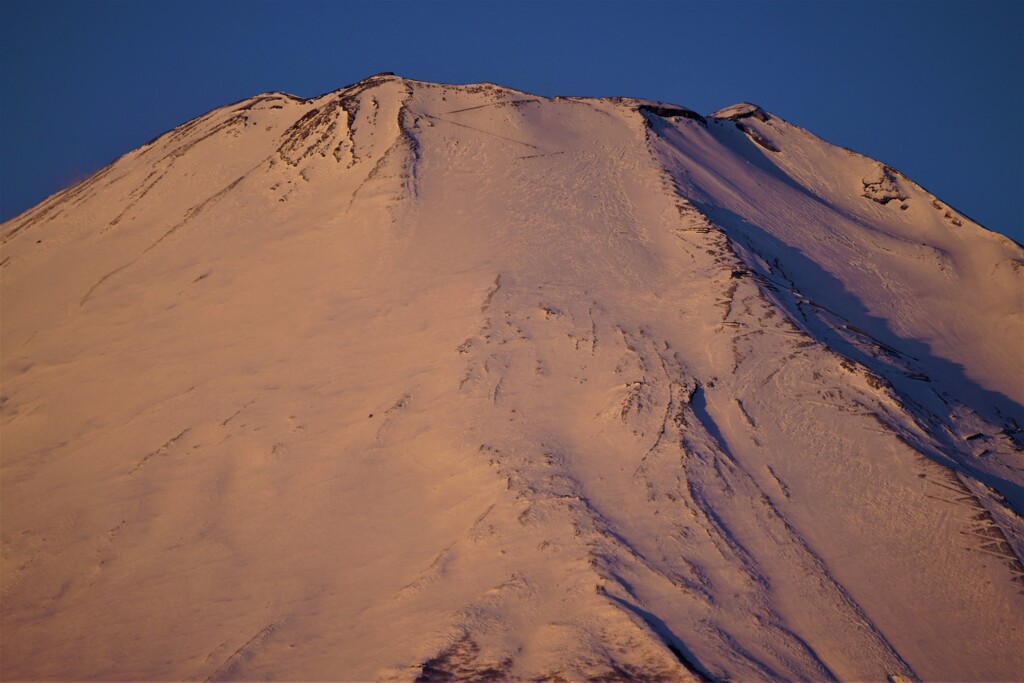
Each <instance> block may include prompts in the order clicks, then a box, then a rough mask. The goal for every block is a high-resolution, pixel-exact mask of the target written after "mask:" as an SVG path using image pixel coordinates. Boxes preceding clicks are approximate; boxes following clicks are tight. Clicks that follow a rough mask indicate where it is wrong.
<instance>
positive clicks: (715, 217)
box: [695, 170, 1024, 514]
mask: <svg viewBox="0 0 1024 683" xmlns="http://www.w3.org/2000/svg"><path fill="white" fill-rule="evenodd" d="M776 172H781V171H778V170H777V171H776ZM695 205H696V206H697V207H698V208H699V209H700V210H701V211H702V212H704V214H705V215H707V216H708V218H709V219H710V220H711V221H712V222H713V223H715V224H716V225H718V226H719V227H721V228H722V229H723V230H724V231H725V232H726V234H727V235H728V236H729V237H730V238H731V239H733V240H734V241H736V242H738V243H739V244H740V245H742V246H743V247H745V248H746V249H748V250H749V251H751V252H753V253H757V254H759V255H760V256H761V257H762V258H764V260H765V262H767V263H773V264H776V265H777V266H781V269H782V271H783V272H784V273H785V275H786V277H787V278H789V279H790V280H791V281H792V283H793V284H794V285H795V287H796V289H798V290H799V291H800V292H801V293H802V296H803V297H804V298H807V299H808V300H810V299H811V297H813V300H814V303H815V304H816V305H818V306H821V307H822V308H824V309H825V310H827V311H828V312H829V313H830V314H832V315H834V316H836V317H838V318H842V319H844V320H845V321H846V323H845V324H846V328H847V330H853V331H855V332H856V333H857V334H861V333H866V334H867V335H869V336H870V338H873V339H874V340H876V341H877V342H880V343H881V344H882V345H884V347H889V348H890V349H892V350H895V351H896V352H898V356H896V357H892V356H891V355H890V358H891V360H889V361H886V360H885V354H884V353H882V354H879V355H877V356H876V355H872V354H870V353H868V352H866V351H865V350H864V349H863V348H861V346H859V345H855V344H853V343H851V342H850V341H848V340H847V339H845V338H844V337H843V336H842V335H841V334H839V333H837V332H836V331H835V329H834V328H833V327H832V326H831V325H830V324H829V323H828V322H827V321H825V320H824V319H823V318H822V316H821V314H820V313H818V312H817V311H816V310H815V308H814V307H808V306H806V305H801V304H800V302H799V299H798V298H796V297H792V296H786V295H785V294H786V293H785V292H780V296H778V297H777V299H778V301H779V303H780V304H782V305H783V306H784V307H785V308H786V309H788V311H789V313H790V315H791V316H792V317H793V319H794V320H797V321H799V322H801V323H802V324H803V327H804V328H805V329H806V330H807V331H808V332H810V333H811V334H812V336H813V337H814V338H815V339H817V340H818V341H819V342H820V343H822V344H824V345H826V346H828V347H829V348H832V349H834V350H836V351H837V352H839V353H840V354H842V355H843V356H845V357H847V358H850V359H851V360H854V361H856V362H857V363H860V364H861V365H863V366H865V367H867V368H868V369H869V370H871V371H872V372H874V373H876V374H878V375H880V376H882V377H885V378H886V380H888V381H889V383H890V384H892V386H893V387H894V388H895V389H896V391H897V393H898V394H899V395H900V397H901V398H902V399H903V402H904V404H905V406H906V407H907V408H908V409H910V410H912V411H913V412H914V413H915V414H916V415H917V416H918V418H919V420H920V422H921V424H922V426H925V428H926V429H927V430H928V432H929V434H930V435H931V436H932V437H933V439H935V441H937V442H938V443H945V444H947V445H948V446H949V447H951V448H950V449H951V450H954V451H955V452H957V453H964V450H965V449H963V447H962V444H954V443H953V442H952V439H953V438H954V437H951V436H950V435H949V434H948V433H946V431H945V430H944V429H942V428H941V427H940V426H939V425H937V424H935V420H929V419H927V418H928V416H927V415H922V412H925V406H927V407H928V412H931V413H933V414H936V416H937V417H938V418H940V419H941V420H942V422H944V423H946V424H949V423H950V420H949V417H950V412H949V409H950V408H951V405H950V403H949V402H948V401H947V400H946V398H944V396H943V395H946V396H949V397H955V399H956V400H957V401H959V402H961V403H963V404H965V405H967V406H968V407H970V408H971V409H972V410H974V411H975V412H976V413H978V414H979V415H981V416H982V417H983V418H985V419H986V420H988V421H989V422H991V423H993V424H996V425H1000V426H1002V427H1003V433H1004V434H1006V435H1007V436H1009V437H1010V438H1011V439H1013V440H1014V441H1017V442H1019V441H1020V440H1021V438H1022V434H1021V425H1022V424H1024V406H1021V404H1020V403H1018V402H1017V401H1015V400H1014V399H1012V398H1010V397H1009V396H1007V395H1005V394H1003V393H1001V392H998V391H993V390H991V389H987V388H985V387H982V386H981V385H979V384H978V383H977V382H975V381H974V380H972V379H971V378H970V377H968V376H967V374H966V373H965V370H964V367H963V366H962V365H960V364H959V363H955V362H953V361H950V360H948V359H946V358H942V357H940V356H937V355H935V354H934V353H933V352H932V350H931V347H930V346H929V345H928V344H926V343H924V342H922V341H919V340H916V339H907V338H904V337H901V336H899V335H898V334H897V333H896V332H895V331H894V330H893V329H892V328H891V327H890V325H889V322H888V321H887V320H885V319H883V318H879V317H876V316H873V315H871V313H870V312H869V311H868V310H867V308H866V307H865V306H864V304H863V303H862V302H861V300H860V299H859V298H857V296H856V295H855V294H853V293H852V292H850V291H849V290H848V289H847V288H846V286H845V285H844V284H843V282H842V281H841V280H839V279H838V278H836V277H835V276H833V275H832V274H831V273H829V272H828V271H826V270H824V269H823V268H822V267H821V266H819V265H818V264H817V263H816V262H814V261H813V260H812V259H810V258H809V257H807V256H806V255H805V254H804V253H803V252H802V251H800V249H798V248H796V247H793V246H791V245H789V244H786V243H785V242H782V241H781V240H779V239H778V238H776V237H775V236H773V235H772V234H771V233H769V232H768V231H767V230H764V229H762V228H760V227H759V226H757V225H755V224H753V223H751V222H750V221H748V220H747V219H746V218H744V217H743V216H741V215H739V214H737V213H734V212H732V211H730V210H728V209H724V208H721V207H717V206H713V205H709V204H703V203H700V202H695ZM747 266H748V267H749V268H750V269H751V270H753V271H755V272H757V273H759V274H760V275H763V276H765V277H767V278H775V279H777V278H778V277H779V273H771V272H766V271H765V270H764V268H762V267H761V266H760V265H759V264H758V263H748V264H747ZM808 292H809V293H810V295H809V296H808V294H807V293H808ZM818 310H820V309H818ZM900 356H901V357H902V358H900ZM896 361H899V362H896ZM901 365H903V366H907V365H909V366H911V367H912V368H913V369H914V370H915V371H919V372H920V373H922V374H923V375H924V376H926V378H927V379H925V378H923V377H922V378H918V379H913V378H911V376H908V374H907V373H906V372H905V371H904V370H903V369H901V367H900V366H901ZM935 389H938V391H936V390H935ZM936 406H938V407H939V408H940V409H942V408H944V409H945V414H937V413H936V410H935V408H936ZM940 412H941V410H940ZM950 426H952V425H950ZM990 436H997V435H990ZM722 445H723V446H724V445H725V444H722ZM932 455H933V457H934V456H935V455H936V454H932ZM969 457H972V456H969V455H967V456H966V457H957V458H956V459H955V463H956V464H955V466H956V467H957V468H959V469H961V470H962V471H963V472H964V473H966V474H968V475H969V476H971V477H973V478H974V479H976V480H978V481H981V482H984V483H985V484H986V485H988V486H990V487H992V488H994V489H996V490H997V491H999V492H1000V493H1001V494H1002V495H1004V496H1005V497H1006V498H1007V500H1008V501H1009V502H1010V504H1011V505H1012V507H1013V508H1014V509H1015V510H1016V511H1017V513H1018V514H1024V486H1022V484H1021V483H1020V482H1018V481H1014V480H1013V479H1010V478H1008V476H1001V475H999V474H996V473H993V472H991V471H986V470H983V469H980V468H979V467H977V466H976V465H974V464H973V463H972V462H970V460H968V459H967V458H969ZM940 462H941V463H942V464H944V465H947V466H948V465H950V464H951V463H950V462H949V461H948V460H945V459H943V460H941V461H940Z"/></svg>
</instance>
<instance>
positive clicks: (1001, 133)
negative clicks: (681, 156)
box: [0, 0, 1024, 241]
mask: <svg viewBox="0 0 1024 683" xmlns="http://www.w3.org/2000/svg"><path fill="white" fill-rule="evenodd" d="M0 2H2V4H0V7H2V13H0V164H2V168H0V219H7V218H10V217H11V216H13V215H15V214H17V213H19V212H20V211H22V210H24V209H26V208H28V207H30V206H32V205H33V204H35V203H37V202H39V201H41V200H42V199H43V198H45V197H46V196H47V195H49V194H51V193H53V192H55V191H57V190H59V189H61V188H62V187H65V186H67V185H68V184H70V183H72V182H74V181H76V180H79V179H81V178H83V177H84V176H85V175H87V174H89V173H91V172H92V171H95V170H97V169H98V168H101V167H102V166H104V165H106V164H107V163H109V162H110V161H112V160H113V159H114V158H116V157H117V156H119V155H121V154H123V153H125V152H127V151H129V150H131V149H133V148H135V147H137V146H139V145H141V144H142V143H144V142H146V141H147V140H149V139H151V138H153V137H154V136H156V135H158V134H160V133H162V132H164V131H166V130H168V129H170V128H172V127H174V126H176V125H178V124H180V123H183V122H184V121H186V120H188V119H190V118H193V117H195V116H197V115H199V114H202V113H204V112H206V111H208V110H210V109H213V108H215V107H218V106H220V105H223V104H227V103H229V102H232V101H235V100H239V99H243V98H245V97H249V96H251V95H254V94H257V93H259V92H264V91H268V90H283V91H286V92H290V93H293V94H296V95H300V96H306V97H308V96H313V95H318V94H321V93H323V92H326V91H330V90H334V89H337V88H339V87H341V86H343V85H346V84H348V83H351V82H354V81H358V80H360V79H362V78H364V77H365V76H368V75H370V74H372V73H376V72H379V71H394V72H396V73H398V74H399V75H400V76H407V77H409V78H416V79H421V80H429V81H442V82H449V83H464V82H476V81H482V80H487V81H494V82H498V83H502V84H505V85H509V86H512V87H516V88H520V89H522V90H527V91H530V92H534V93H538V94H541V95H591V96H604V95H625V96H636V97H647V98H651V99H660V100H666V101H670V102H675V103H678V104H682V105H684V106H687V107H690V108H692V109H696V110H698V111H700V112H702V113H709V112H711V111H714V110H716V109H718V108H721V107H723V106H726V105H729V104H733V103H735V102H739V101H744V100H748V101H752V102H755V103H757V104H760V105H761V106H763V107H765V108H766V109H768V110H770V111H772V112H774V113H776V114H778V115H779V116H782V117H783V118H786V119H788V120H789V121H791V122H792V123H795V124H797V125H800V126H803V127H804V128H807V129H809V130H811V131H812V132H814V133H816V134H818V135H820V136H821V137H823V138H825V139H827V140H829V141H831V142H834V143H836V144H840V145H844V146H847V147H851V148H853V149H855V150H857V151H859V152H862V153H864V154H867V155H869V156H872V157H875V158H877V159H880V160H882V161H885V162H887V163H889V164H891V165H893V166H894V167H896V168H897V169H899V170H901V171H903V172H904V173H906V174H907V175H908V176H910V177H911V178H913V179H914V180H916V181H918V182H919V183H921V184H922V185H924V186H925V187H926V188H928V189H929V190H930V191H932V192H934V193H935V194H937V195H938V196H939V197H940V198H942V199H943V200H944V201H947V202H949V203H950V204H952V205H953V206H954V207H955V208H957V209H959V210H960V211H962V212H964V213H966V214H968V215H969V216H971V217H972V218H974V219H975V220H978V221H979V222H981V223H982V224H983V225H985V226H986V227H989V228H991V229H993V230H998V231H1000V232H1003V233H1005V234H1009V235H1011V236H1013V237H1014V238H1016V239H1017V240H1018V241H1022V240H1024V208H1022V206H1024V202H1022V197H1024V125H1022V118H1021V117H1022V112H1024V85H1022V84H1024V2H1016V1H1009V0H1008V1H1005V2H1004V1H987V2H986V1H978V0H975V1H972V2H952V3H946V2H931V1H929V2H924V1H919V2H864V1H856V2H854V1H851V2H838V1H837V2H770V1H760V2H654V1H645V2H585V1H583V0H577V1H572V0H562V1H557V0H556V1H554V2H526V1H519V2H498V1H494V0H491V1H487V0H482V1H478V2H429V1H420V2H415V3H406V2H343V1H340V0H339V1H335V2H330V1H327V0H321V1H319V2H301V1H299V0H292V1H291V2H258V1H244V0H231V1H225V0H219V1H218V0H213V1H206V2H199V1H192V2H184V1H179V2H171V1H165V2H161V1H157V0H148V1H146V0H135V1H127V0H121V1H116V2H110V1H97V0H79V1H77V2H58V1H46V0H17V1H15V0H0Z"/></svg>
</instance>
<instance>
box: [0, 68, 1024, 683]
mask: <svg viewBox="0 0 1024 683" xmlns="http://www.w3.org/2000/svg"><path fill="white" fill-rule="evenodd" d="M2 235H3V237H2V239H3V254H2V257H0V259H2V261H0V262H2V267H3V270H2V283H3V295H4V299H3V325H2V329H0V334H2V349H3V365H2V370H3V388H2V393H3V399H2V400H3V406H2V410H3V423H2V424H3V460H2V470H0V475H2V486H3V496H2V513H3V525H2V540H3V553H2V562H3V564H2V600H3V610H2V627H3V639H2V667H3V671H4V677H5V678H9V679H65V680H70V679H74V680H90V679H92V680H96V679H103V680H129V679H131V680H171V679H205V680H232V679H237V680H255V679H281V680H368V679H385V680H423V681H431V680H450V679H451V678H452V677H454V678H459V679H462V678H464V679H472V680H488V679H509V678H511V679H550V680H584V679H594V680H707V679H714V680H719V679H723V680H724V679H731V680H743V681H753V680H775V679H793V680H797V679H800V680H830V679H843V680H886V678H887V677H888V678H889V679H890V680H915V679H921V680H1014V679H1020V678H1021V677H1022V676H1024V648H1022V638H1024V633H1022V629H1024V623H1022V622H1024V597H1022V592H1024V569H1022V565H1021V561H1020V558H1021V556H1022V554H1024V524H1022V521H1021V514H1022V512H1024V489H1022V485H1024V461H1022V460H1024V459H1022V457H1021V455H1022V451H1021V442H1022V438H1021V429H1020V424H1021V422H1022V421H1024V417H1022V414H1021V413H1022V409H1021V405H1022V403H1024V382H1022V377H1021V368H1022V367H1024V358H1022V345H1021V339H1022V338H1024V320H1022V318H1024V306H1022V297H1024V290H1022V287H1024V284H1022V280H1024V273H1022V263H1024V251H1022V249H1021V247H1020V246H1018V245H1017V244H1015V243H1013V242H1011V241H1010V240H1008V239H1006V238H1004V237H1001V236H999V235H997V234H994V233H991V232H988V231H986V230H985V229H983V228H981V227H980V226H978V225H976V224H975V223H973V222H972V221H971V220H970V219H969V218H967V217H966V216H963V215H961V214H959V213H957V212H955V211H954V210H953V209H951V208H950V207H948V206H947V205H946V204H944V203H942V202H941V201H939V200H937V199H936V198H934V197H933V196H931V195H930V194H928V193H927V192H926V191H925V190H923V189H922V188H920V187H919V186H917V185H915V184H914V183H913V182H911V181H910V180H908V179H906V178H905V177H903V176H902V175H901V174H899V173H898V172H897V171H895V170H893V169H891V168H889V167H887V166H884V165H882V164H879V163H877V162H875V161H873V160H871V159H867V158H865V157H862V156H860V155H857V154H855V153H852V152H849V151H847V150H843V149H841V148H837V147H834V146H832V145H829V144H828V143H825V142H823V141H822V140H820V139H818V138H816V137H814V136H813V135H811V134H810V133H808V132H806V131H804V130H802V129H800V128H797V127H795V126H793V125H791V124H789V123H786V122H785V121H783V120H781V119H779V118H777V117H775V116H773V115H771V114H769V113H767V112H764V111H763V110H761V109H759V108H757V107H754V106H752V105H737V106H736V107H731V108H729V109H727V110H723V111H722V112H719V113H717V114H715V115H712V116H709V117H701V116H699V115H697V114H695V113H693V112H691V111H689V110H686V109H683V108H681V107H677V106H674V105H667V104H663V103H657V102H649V101H646V100H632V99H603V100H598V99H578V98H555V99H545V98H541V97H536V96H533V95H529V94H526V93H522V92H517V91H514V90H509V89H507V88H502V87H499V86H493V85H489V84H479V85H471V86H449V85H437V84H431V83H422V82H416V81H409V80H404V79H401V78H397V77H393V76H388V75H382V76H377V77H372V78H370V79H367V80H366V81H363V82H361V83H358V84H356V85H354V86H350V87H348V88H345V89H342V90H340V91H337V92H334V93H330V94H327V95H324V96H322V97H319V98H315V99H311V100H302V99H298V98H295V97H291V96H287V95H282V94H273V93H271V94H265V95H261V96H258V97H255V98H253V99H250V100H246V101H244V102H240V103H237V104H234V105H230V106H228V107H225V108H222V109H218V110H216V111H214V112H211V113H210V114H207V115H206V116H203V117H200V118H199V119H196V120H195V121H191V122H189V123H187V124H185V125H183V126H181V127H179V128H177V129H175V130H173V131H171V132H170V133H167V134H166V135H164V136H161V137H160V138H158V139H157V140H155V141H153V142H152V143H150V144H148V145H146V146H144V147H142V148H140V149H139V150H136V151H134V152H132V153H130V154H128V155H126V156H125V157H122V158H121V159H119V160H117V161H116V162H114V163H113V164H111V165H110V166H109V167H107V168H106V169H104V170H103V171H100V172H99V173H97V174H96V175H95V176H93V177H92V178H90V179H88V180H86V181H85V182H83V183H81V184H79V185H77V186H75V187H73V188H71V189H69V190H67V191H65V192H62V193H60V194H58V195H55V196H54V197H52V198H51V199H49V200H47V201H46V202H44V203H42V204H41V205H39V206H38V207H36V208H34V209H32V210H31V211H29V212H27V213H25V214H23V215H21V216H19V217H17V218H15V219H14V220H12V221H9V222H8V223H6V224H4V225H3V227H2Z"/></svg>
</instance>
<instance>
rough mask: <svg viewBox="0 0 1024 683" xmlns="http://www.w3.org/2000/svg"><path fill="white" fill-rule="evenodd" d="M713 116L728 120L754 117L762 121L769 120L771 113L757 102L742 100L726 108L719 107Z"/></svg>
mask: <svg viewBox="0 0 1024 683" xmlns="http://www.w3.org/2000/svg"><path fill="white" fill-rule="evenodd" d="M711 116H712V117H713V118H716V119H725V120H728V121H739V120H740V119H745V118H750V117H753V118H755V119H759V120H761V121H767V120H768V119H769V118H771V115H770V114H769V113H768V112H766V111H765V110H764V109H762V108H761V107H759V106H757V105H756V104H751V103H750V102H740V103H739V104H734V105H732V106H730V107H726V108H725V109H719V110H718V111H716V112H715V113H714V114H711Z"/></svg>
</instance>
